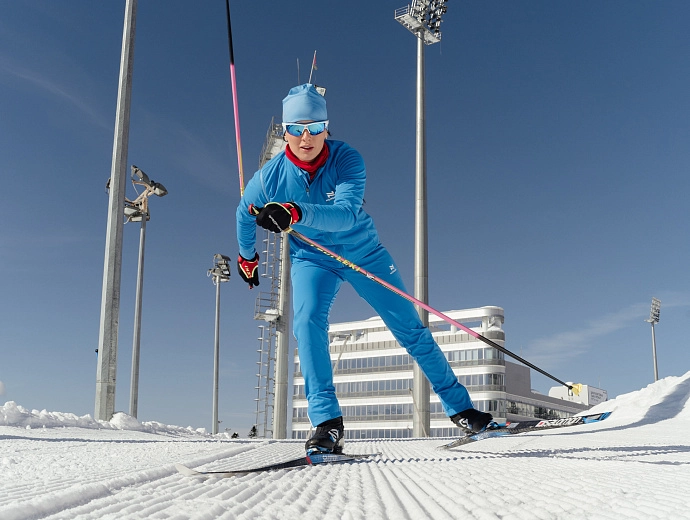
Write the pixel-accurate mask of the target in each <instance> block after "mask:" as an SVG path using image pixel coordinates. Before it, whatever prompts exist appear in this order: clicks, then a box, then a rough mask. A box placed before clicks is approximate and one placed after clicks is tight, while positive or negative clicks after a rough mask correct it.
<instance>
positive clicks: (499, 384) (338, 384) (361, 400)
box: [292, 307, 606, 439]
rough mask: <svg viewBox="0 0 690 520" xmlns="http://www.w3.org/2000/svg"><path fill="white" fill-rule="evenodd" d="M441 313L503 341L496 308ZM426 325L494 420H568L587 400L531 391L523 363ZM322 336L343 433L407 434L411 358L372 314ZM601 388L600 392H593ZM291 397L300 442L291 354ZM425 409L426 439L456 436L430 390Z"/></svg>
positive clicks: (438, 323) (459, 333)
mask: <svg viewBox="0 0 690 520" xmlns="http://www.w3.org/2000/svg"><path fill="white" fill-rule="evenodd" d="M444 314H446V315H447V316H448V317H450V318H452V319H453V320H455V321H457V322H459V323H462V324H463V325H465V326H467V327H470V328H472V330H474V331H476V332H478V333H480V334H481V335H482V336H484V337H486V338H488V339H491V340H492V341H494V342H496V343H498V344H499V345H501V346H503V345H504V343H505V333H504V331H503V328H502V327H503V321H504V313H503V309H502V308H500V307H480V308H476V309H465V310H455V311H448V312H444ZM429 329H430V330H431V332H432V334H433V336H434V339H435V340H436V342H437V343H438V345H439V346H440V347H441V350H442V351H443V352H444V354H445V355H446V358H447V359H448V361H449V363H450V365H451V367H452V368H453V371H454V372H455V374H456V375H457V377H458V380H459V381H460V383H462V384H463V385H464V386H466V387H467V389H468V390H469V392H470V395H471V397H472V401H473V403H474V406H475V408H477V409H478V410H482V411H487V412H490V413H491V414H493V416H494V418H495V419H496V420H506V419H507V420H518V419H526V418H535V417H538V418H544V419H552V418H560V417H569V416H571V415H574V414H576V413H578V412H580V411H582V410H586V409H588V408H589V407H590V406H591V405H592V404H594V403H590V404H588V403H586V402H583V401H582V400H581V399H578V398H577V397H574V396H572V395H569V393H568V392H567V391H564V392H561V391H555V390H554V394H553V396H552V395H551V392H550V395H549V396H546V395H543V394H539V393H536V392H533V391H532V390H531V388H530V372H529V368H527V367H525V366H523V365H518V364H516V363H512V362H510V361H507V360H506V359H505V356H504V354H503V353H501V352H499V351H498V350H496V349H495V348H493V347H490V346H488V345H486V344H485V343H483V342H482V341H480V340H478V339H476V338H474V337H473V336H470V335H469V334H468V333H467V332H464V331H463V330H458V328H457V327H455V326H452V325H449V324H448V323H446V322H445V321H443V320H441V319H440V318H438V317H436V316H434V315H430V316H429ZM329 339H330V354H331V360H332V362H333V372H334V384H335V388H336V394H337V395H338V399H339V401H340V407H341V409H342V411H343V420H344V422H345V436H346V438H350V439H368V438H404V437H411V436H412V418H413V413H414V406H415V403H414V402H413V398H412V395H413V394H412V384H413V375H412V359H411V357H410V356H409V355H408V354H407V351H406V350H405V349H404V348H402V347H401V346H400V345H399V344H398V343H397V342H396V341H395V339H394V338H393V335H392V334H391V333H390V332H389V331H388V329H387V328H386V326H385V325H384V324H383V320H381V318H379V317H378V316H376V317H373V318H370V319H367V320H363V321H354V322H347V323H333V324H331V326H330V328H329ZM564 389H565V387H564ZM589 389H591V392H590V390H589ZM565 390H567V389H565ZM597 390H598V389H594V388H592V387H588V391H587V395H588V396H589V395H597ZM602 393H603V394H604V395H605V394H606V392H604V391H599V394H602ZM292 397H293V398H292V438H294V439H306V438H308V437H309V435H310V429H311V424H310V422H309V418H308V416H307V401H306V396H305V393H304V378H303V377H302V374H301V372H300V366H299V360H298V358H297V352H295V371H294V379H293V396H292ZM604 400H605V399H604ZM578 401H579V402H578ZM430 411H431V431H430V432H429V436H431V437H446V436H455V435H460V434H461V432H460V430H459V429H458V428H456V427H455V426H454V425H453V424H452V422H451V421H450V420H449V419H448V417H447V416H446V415H445V413H444V412H443V408H442V406H441V403H440V401H439V399H438V397H437V396H436V394H434V392H433V391H432V392H431V402H430Z"/></svg>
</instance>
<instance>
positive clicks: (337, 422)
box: [304, 417, 345, 455]
mask: <svg viewBox="0 0 690 520" xmlns="http://www.w3.org/2000/svg"><path fill="white" fill-rule="evenodd" d="M344 432H345V427H344V426H343V418H342V417H336V418H335V419H330V420H328V421H326V422H322V423H321V424H319V425H318V426H317V427H316V431H315V432H314V435H312V436H311V439H309V440H308V441H307V442H306V444H305V445H304V448H305V449H306V450H307V455H309V454H311V453H315V452H321V453H342V452H343V446H344V445H345V437H344V435H345V433H344Z"/></svg>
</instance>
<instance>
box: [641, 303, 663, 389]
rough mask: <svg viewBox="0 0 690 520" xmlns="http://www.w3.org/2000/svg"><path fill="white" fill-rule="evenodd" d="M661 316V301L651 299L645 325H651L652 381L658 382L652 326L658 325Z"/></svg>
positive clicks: (654, 338)
mask: <svg viewBox="0 0 690 520" xmlns="http://www.w3.org/2000/svg"><path fill="white" fill-rule="evenodd" d="M660 314H661V300H658V299H657V298H652V308H651V310H650V311H649V319H646V320H644V321H646V322H647V323H651V324H652V358H653V359H654V381H655V382H656V381H658V380H659V370H658V369H657V366H656V336H655V335H654V324H655V323H659V315H660Z"/></svg>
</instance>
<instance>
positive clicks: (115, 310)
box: [94, 0, 137, 421]
mask: <svg viewBox="0 0 690 520" xmlns="http://www.w3.org/2000/svg"><path fill="white" fill-rule="evenodd" d="M136 13H137V0H127V1H126V4H125V21H124V26H123V30H122V50H121V52H120V79H119V86H118V91H117V110H116V113H115V136H114V139H113V159H112V164H111V169H110V178H111V179H112V190H111V191H110V201H109V203H108V224H107V228H106V238H105V242H106V244H105V259H104V262H103V289H102V292H101V319H100V326H99V330H98V367H97V369H96V405H95V409H94V418H95V419H98V420H101V421H109V420H110V419H111V418H112V417H113V413H115V379H116V378H115V376H116V373H117V333H118V330H117V326H118V323H119V320H120V280H121V274H122V235H123V222H122V207H123V205H124V201H125V187H126V185H125V178H126V175H127V173H126V172H127V149H128V145H129V113H130V106H131V104H132V103H131V101H132V70H133V66H134V35H135V32H136V31H135V27H136Z"/></svg>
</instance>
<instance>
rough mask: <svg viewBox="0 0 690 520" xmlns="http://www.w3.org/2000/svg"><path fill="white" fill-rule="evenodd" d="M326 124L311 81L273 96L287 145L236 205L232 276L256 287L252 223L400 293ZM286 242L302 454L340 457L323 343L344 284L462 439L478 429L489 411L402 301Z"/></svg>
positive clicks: (339, 424) (355, 170)
mask: <svg viewBox="0 0 690 520" xmlns="http://www.w3.org/2000/svg"><path fill="white" fill-rule="evenodd" d="M328 123H329V121H328V114H327V111H326V100H325V98H324V97H323V96H322V95H321V94H319V93H318V92H317V90H316V88H315V87H314V86H313V85H311V84H309V83H307V84H304V85H299V86H297V87H294V88H292V89H290V91H289V92H288V95H287V97H285V99H283V132H284V134H283V139H284V140H286V141H287V147H286V148H285V151H284V152H281V153H279V154H278V155H276V156H275V157H274V158H273V159H271V160H270V161H268V162H267V163H266V164H264V165H263V167H262V168H261V169H260V170H259V171H257V172H256V173H255V174H254V176H253V177H252V179H251V180H250V181H249V182H248V183H247V187H246V189H245V191H244V195H243V197H242V199H241V200H240V203H239V206H238V207H237V239H238V242H239V250H240V251H239V252H240V254H239V258H238V260H237V267H238V270H239V273H240V276H241V277H242V279H243V280H244V281H245V282H247V283H248V284H249V288H252V287H253V286H254V285H259V274H258V263H259V254H258V253H257V252H256V249H255V247H254V246H255V242H256V226H257V225H258V226H261V227H263V228H265V229H268V230H269V231H272V232H274V233H280V232H282V231H284V230H286V229H288V228H293V229H294V230H295V231H298V232H299V233H301V234H303V235H304V236H306V237H308V238H310V239H312V240H314V241H315V242H317V243H319V244H323V245H324V246H326V247H328V248H329V249H331V250H332V251H334V252H335V253H337V254H338V255H341V256H342V257H343V258H347V259H348V260H350V261H351V262H353V263H354V264H356V265H358V266H360V267H362V268H363V269H366V270H367V271H369V272H370V273H371V274H373V275H375V276H377V277H380V278H381V279H383V280H385V281H386V282H388V283H390V284H391V285H393V286H395V287H397V288H399V289H401V290H403V291H405V289H404V285H403V281H402V278H401V276H400V273H399V272H398V269H397V268H396V266H395V262H394V261H393V258H392V257H391V256H390V254H389V253H388V251H387V250H386V249H385V248H384V247H383V245H381V242H380V241H379V237H378V234H377V231H376V228H375V227H374V223H373V221H372V219H371V217H370V216H369V215H368V214H367V213H366V212H365V211H364V209H363V208H362V204H363V199H364V185H365V181H366V170H365V167H364V161H363V159H362V157H361V155H360V154H359V153H358V152H357V151H356V150H355V149H354V148H352V147H350V146H349V145H348V144H346V143H344V142H342V141H335V140H331V139H328V140H327V137H328V135H329V133H328ZM289 240H290V259H291V265H292V269H291V277H292V287H293V293H292V294H293V310H294V322H293V330H294V334H295V337H296V338H297V345H298V354H299V361H300V367H301V370H302V375H303V376H304V387H305V391H306V396H307V402H308V409H307V412H308V415H309V420H310V421H311V424H312V425H313V426H316V431H315V433H314V435H313V436H312V437H311V438H310V439H309V440H307V442H306V445H305V448H306V450H307V453H313V452H315V451H320V452H332V453H342V449H343V445H344V426H343V417H342V412H341V409H340V406H339V404H338V399H337V397H336V393H335V387H334V385H333V371H332V368H331V358H330V354H329V342H328V315H329V312H330V308H331V305H332V304H333V300H334V299H335V296H336V294H337V292H338V289H339V288H340V285H341V284H342V283H343V282H344V281H347V282H349V283H350V284H352V286H353V288H354V289H355V290H356V291H357V293H358V294H359V295H360V296H361V297H362V298H364V299H365V300H366V301H367V302H368V303H369V304H370V305H371V306H372V307H373V308H374V310H375V311H376V313H377V314H378V315H379V316H381V318H382V319H383V321H384V323H385V324H386V325H387V327H388V329H389V330H390V331H391V332H392V333H393V335H394V336H395V338H396V340H397V341H398V343H400V345H402V346H403V347H404V348H405V349H406V350H407V352H408V353H409V354H410V356H412V358H414V359H415V361H416V362H417V363H418V364H419V366H420V367H421V368H422V370H423V372H424V374H425V375H426V377H427V379H428V380H429V381H430V383H431V386H432V388H433V390H434V392H436V394H437V395H438V396H439V398H440V400H441V403H442V405H443V409H444V411H445V412H446V414H447V415H448V416H449V417H450V419H451V420H452V421H453V423H455V424H456V425H457V426H458V427H460V428H461V429H463V430H464V431H465V432H467V433H471V432H477V431H481V430H482V429H484V428H485V427H486V426H487V424H488V423H489V422H490V421H491V420H492V416H491V414H489V413H485V412H481V411H479V410H476V409H474V408H473V405H472V401H471V400H470V396H469V394H468V392H467V389H466V388H465V387H464V386H462V385H461V384H460V383H459V382H458V380H457V377H456V376H455V374H454V373H453V370H452V369H451V367H450V365H449V364H448V361H447V360H446V358H445V356H444V355H443V352H442V351H441V349H440V348H439V346H438V345H437V344H436V342H435V341H434V339H433V337H432V335H431V332H430V331H429V329H428V328H426V327H424V326H423V324H422V322H421V320H420V318H419V315H418V314H417V311H416V309H415V307H414V305H413V304H412V303H410V302H409V301H407V300H405V299H404V298H401V297H400V296H398V295H396V294H394V293H393V292H391V291H389V290H388V289H386V288H385V287H383V286H381V285H380V284H378V283H376V282H374V281H373V280H370V279H369V278H367V277H365V276H362V275H361V274H359V273H357V272H356V271H354V270H352V269H350V268H348V267H346V266H344V265H343V264H342V263H340V262H338V261H336V260H335V259H333V258H330V257H329V256H326V255H325V254H323V253H321V252H320V251H318V250H316V249H314V248H313V247H312V246H310V245H308V244H306V243H303V242H301V241H300V240H298V239H297V238H295V237H294V236H290V237H289Z"/></svg>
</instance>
